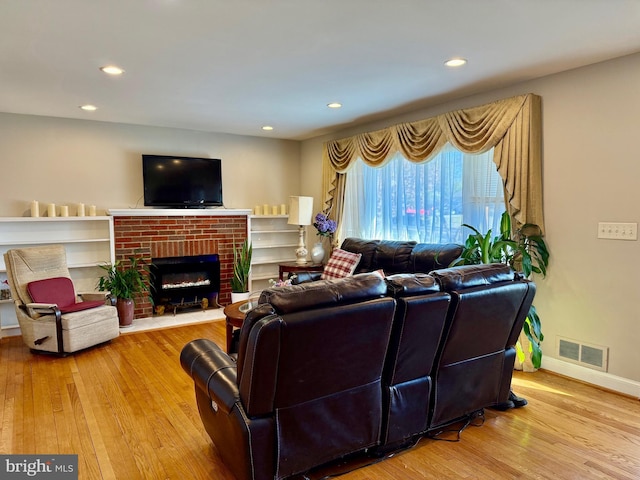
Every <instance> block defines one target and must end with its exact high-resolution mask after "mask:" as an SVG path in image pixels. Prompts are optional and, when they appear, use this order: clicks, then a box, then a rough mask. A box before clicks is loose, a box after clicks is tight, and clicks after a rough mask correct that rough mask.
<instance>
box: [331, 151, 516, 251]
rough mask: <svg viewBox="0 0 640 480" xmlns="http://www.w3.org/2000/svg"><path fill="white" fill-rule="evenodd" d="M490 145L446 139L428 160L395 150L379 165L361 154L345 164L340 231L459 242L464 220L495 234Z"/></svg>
mask: <svg viewBox="0 0 640 480" xmlns="http://www.w3.org/2000/svg"><path fill="white" fill-rule="evenodd" d="M492 158H493V149H491V150H489V151H488V152H486V153H483V154H466V153H462V152H460V151H458V150H456V149H454V148H453V147H451V146H450V145H447V146H446V147H445V148H444V149H442V150H441V151H440V153H439V154H438V155H436V156H435V157H433V158H432V159H431V160H430V161H428V162H423V163H412V162H409V161H408V160H406V159H405V158H404V157H402V155H401V154H396V155H395V156H394V157H393V158H392V159H390V160H389V161H388V162H387V163H386V164H385V165H384V166H382V167H378V168H374V167H369V166H367V165H366V164H365V163H364V162H363V161H362V160H361V159H358V160H357V161H356V162H355V164H354V165H353V166H352V167H351V168H350V169H349V170H348V172H347V175H346V186H345V204H344V215H343V219H342V223H343V225H342V236H343V238H346V237H359V238H369V239H374V238H375V239H383V240H415V241H417V242H421V243H464V240H465V239H466V238H467V236H468V235H469V234H470V233H472V232H471V230H470V229H468V228H465V227H462V224H463V223H466V224H469V225H472V226H474V227H475V228H477V229H478V230H480V231H481V232H483V233H484V232H486V231H487V230H488V229H490V228H491V229H492V231H493V232H495V234H497V232H498V231H499V229H500V216H501V215H502V212H504V211H505V202H504V190H503V187H502V179H501V178H500V175H499V174H498V172H497V169H496V165H495V164H494V163H493V160H492Z"/></svg>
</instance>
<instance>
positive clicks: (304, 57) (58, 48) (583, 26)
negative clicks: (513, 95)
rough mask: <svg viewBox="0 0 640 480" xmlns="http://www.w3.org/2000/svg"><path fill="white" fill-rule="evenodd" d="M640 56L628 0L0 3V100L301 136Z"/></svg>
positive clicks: (158, 122) (22, 108)
mask: <svg viewBox="0 0 640 480" xmlns="http://www.w3.org/2000/svg"><path fill="white" fill-rule="evenodd" d="M639 51H640V0H0V111H2V112H10V113H26V114H34V115H48V116H55V117H67V118H82V119H92V120H100V121H108V122H121V123H132V124H140V125H155V126H166V127H175V128H186V129H194V130H203V131H214V132H227V133H235V134H242V135H257V136H267V137H273V138H289V139H305V138H309V137H312V136H315V135H320V134H325V133H328V132H330V131H332V130H336V129H339V128H344V127H345V126H352V125H355V124H357V123H363V122H368V121H372V120H376V119H378V118H381V117H383V116H388V115H390V114H398V113H402V112H404V111H410V110H415V109H418V108H424V107H427V106H429V105H435V104H438V103H442V102H443V101H446V100H448V99H451V98H455V97H460V96H464V95H470V94H474V93H478V92H481V91H484V90H490V89H493V88H496V87H501V86H505V85H509V84H512V83H516V82H520V81H524V80H528V79H532V78H536V77H540V76H543V75H548V74H551V73H556V72H559V71H562V70H568V69H571V68H575V67H579V66H582V65H587V64H590V63H595V62H599V61H603V60H606V59H610V58H614V57H619V56H622V55H627V54H631V53H635V52H639ZM453 56H461V57H464V58H467V59H468V61H469V62H468V64H467V65H466V66H464V67H462V68H458V69H450V68H446V67H444V65H443V62H444V61H445V60H447V59H448V58H450V57H453ZM107 64H117V65H119V66H121V67H122V68H124V69H125V74H124V75H122V76H121V77H117V78H115V77H108V76H107V75H105V74H103V73H102V72H100V71H99V70H98V68H99V67H101V66H104V65H107ZM332 101H338V102H341V103H342V104H343V105H344V106H343V108H341V109H339V110H332V109H329V108H327V107H326V104H327V103H329V102H332ZM85 103H92V104H95V105H97V106H98V110H97V111H95V112H92V113H88V112H84V111H82V110H80V109H79V108H78V106H79V105H81V104H85ZM266 124H268V125H272V126H273V127H274V130H273V131H272V132H263V131H262V130H261V127H262V126H263V125H266Z"/></svg>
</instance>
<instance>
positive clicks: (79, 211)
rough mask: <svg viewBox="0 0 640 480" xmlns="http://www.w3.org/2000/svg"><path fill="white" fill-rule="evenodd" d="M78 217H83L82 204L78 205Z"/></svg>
mask: <svg viewBox="0 0 640 480" xmlns="http://www.w3.org/2000/svg"><path fill="white" fill-rule="evenodd" d="M78 216H79V217H84V203H79V204H78Z"/></svg>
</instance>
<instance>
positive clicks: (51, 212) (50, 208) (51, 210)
mask: <svg viewBox="0 0 640 480" xmlns="http://www.w3.org/2000/svg"><path fill="white" fill-rule="evenodd" d="M47 215H48V216H49V217H55V216H56V204H55V203H50V204H49V205H47Z"/></svg>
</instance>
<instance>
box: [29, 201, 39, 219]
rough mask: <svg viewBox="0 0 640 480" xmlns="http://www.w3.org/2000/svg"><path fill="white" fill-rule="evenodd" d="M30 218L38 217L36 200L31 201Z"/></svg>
mask: <svg viewBox="0 0 640 480" xmlns="http://www.w3.org/2000/svg"><path fill="white" fill-rule="evenodd" d="M31 216H32V217H39V216H40V204H39V203H38V201H37V200H33V201H32V202H31Z"/></svg>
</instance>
